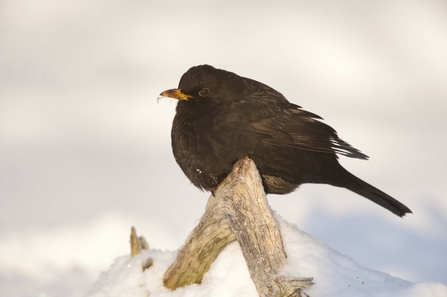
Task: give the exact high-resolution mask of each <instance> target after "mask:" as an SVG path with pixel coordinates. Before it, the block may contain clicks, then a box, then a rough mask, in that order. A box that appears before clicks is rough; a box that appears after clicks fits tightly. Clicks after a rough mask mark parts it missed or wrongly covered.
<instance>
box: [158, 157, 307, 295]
mask: <svg viewBox="0 0 447 297" xmlns="http://www.w3.org/2000/svg"><path fill="white" fill-rule="evenodd" d="M234 240H237V241H238V242H239V244H240V246H241V249H242V253H243V255H244V258H245V261H246V263H247V266H248V269H249V271H250V276H251V279H252V280H253V282H254V284H255V286H256V290H257V291H258V294H259V296H261V297H267V296H269V297H270V296H272V297H273V296H275V297H276V296H278V297H279V296H280V297H283V296H284V297H285V296H300V294H301V289H303V288H306V287H309V286H310V285H312V278H293V279H290V278H286V277H283V276H280V275H277V273H278V271H279V268H280V267H281V266H283V265H284V264H285V263H286V261H287V255H286V252H285V251H284V246H283V242H282V238H281V233H280V231H279V229H278V226H277V223H276V221H275V219H274V217H273V215H272V212H271V209H270V207H269V205H268V203H267V199H266V196H265V193H264V188H263V185H262V181H261V177H260V175H259V173H258V171H257V169H256V166H255V164H254V162H253V161H252V160H250V159H249V158H243V159H241V160H239V161H238V162H236V164H235V165H234V167H233V171H232V172H231V173H230V174H229V175H228V176H227V178H226V179H225V180H224V181H223V182H222V184H221V185H220V186H219V187H218V189H217V190H216V192H215V193H214V195H211V196H210V198H209V200H208V204H207V206H206V210H205V214H204V215H203V216H202V218H201V220H200V222H199V224H198V225H197V227H196V228H195V229H194V230H193V232H192V233H191V234H190V235H189V237H188V238H187V240H186V242H185V244H184V246H183V247H182V248H181V250H180V251H179V253H178V256H177V259H176V260H175V261H174V263H173V264H172V265H171V266H170V267H169V269H168V270H167V271H166V273H165V275H164V278H163V282H164V285H165V286H166V287H167V288H169V289H172V290H175V289H177V288H179V287H183V286H186V285H188V284H192V283H197V284H200V282H201V281H202V278H203V276H204V274H205V273H206V272H207V271H208V269H209V268H210V265H211V264H212V263H213V262H214V260H215V259H216V257H217V256H218V255H219V253H220V252H221V251H222V250H223V249H224V248H225V246H227V245H228V244H229V243H231V242H233V241H234Z"/></svg>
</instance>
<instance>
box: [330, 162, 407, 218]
mask: <svg viewBox="0 0 447 297" xmlns="http://www.w3.org/2000/svg"><path fill="white" fill-rule="evenodd" d="M338 167H339V168H337V169H336V171H337V173H335V174H334V173H332V174H330V175H326V176H328V177H329V179H326V180H325V179H323V181H324V182H325V183H328V184H331V185H333V186H337V187H343V188H347V189H348V190H351V191H353V192H354V193H357V194H359V195H361V196H363V197H365V198H368V199H369V200H371V201H373V202H375V203H377V204H378V205H380V206H382V207H384V208H386V209H388V210H389V211H391V212H392V213H394V214H396V215H398V216H399V217H403V216H404V215H405V214H407V213H412V211H411V210H410V209H409V208H408V207H407V206H405V205H404V204H402V203H400V202H399V201H397V200H396V199H394V198H393V197H391V196H390V195H388V194H386V193H384V192H382V191H380V190H379V189H377V188H375V187H373V186H371V185H370V184H368V183H366V182H364V181H363V180H361V179H360V178H358V177H356V176H355V175H353V174H351V173H350V172H349V171H347V170H346V169H344V168H343V167H342V166H341V165H338Z"/></svg>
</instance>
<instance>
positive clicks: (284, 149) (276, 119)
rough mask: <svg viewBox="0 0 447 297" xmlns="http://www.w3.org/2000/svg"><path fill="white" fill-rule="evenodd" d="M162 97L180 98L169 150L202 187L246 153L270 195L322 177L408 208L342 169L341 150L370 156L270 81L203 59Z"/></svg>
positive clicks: (393, 207)
mask: <svg viewBox="0 0 447 297" xmlns="http://www.w3.org/2000/svg"><path fill="white" fill-rule="evenodd" d="M160 95H161V96H163V97H170V98H175V99H178V103H177V108H176V114H175V117H174V121H173V125H172V131H171V139H172V150H173V153H174V157H175V160H176V161H177V163H178V165H179V166H180V168H181V169H182V170H183V172H184V173H185V175H186V176H187V177H188V178H189V180H190V181H191V182H192V183H193V184H194V185H195V186H196V187H198V188H199V189H202V190H206V191H211V192H213V193H214V190H215V189H216V188H217V186H218V185H219V184H220V183H221V182H222V181H223V180H224V178H225V177H226V176H227V175H228V174H229V173H230V172H231V170H232V166H233V165H234V163H235V162H236V161H237V160H239V159H240V158H243V157H245V156H248V157H249V158H251V159H252V160H253V161H254V162H255V164H256V166H257V168H258V171H259V173H260V175H261V178H262V182H263V185H264V189H265V192H266V193H273V194H286V193H290V192H292V191H293V190H295V189H296V188H297V187H298V186H299V185H301V184H304V183H322V184H329V185H333V186H337V187H343V188H346V189H349V190H351V191H353V192H355V193H357V194H359V195H362V196H364V197H366V198H368V199H370V200H371V201H373V202H375V203H377V204H379V205H381V206H382V207H384V208H386V209H388V210H390V211H391V212H393V213H394V214H396V215H398V216H401V217H402V216H404V215H405V214H406V213H411V210H410V209H409V208H408V207H406V206H405V205H403V204H402V203H400V202H399V201H397V200H396V199H394V198H392V197H391V196H389V195H387V194H385V193H384V192H382V191H380V190H379V189H376V188H375V187H373V186H371V185H370V184H368V183H366V182H364V181H362V180H361V179H359V178H357V177H356V176H354V175H353V174H351V173H350V172H348V171H347V170H346V169H344V168H343V167H342V166H341V165H340V164H339V162H338V156H337V154H340V155H344V156H347V157H351V158H359V159H368V156H366V155H365V154H363V153H362V152H360V151H359V150H358V149H356V148H354V147H352V146H351V145H350V144H348V143H347V142H345V141H343V140H342V139H340V138H339V137H338V135H337V132H336V131H335V130H334V129H333V128H331V127H330V126H328V125H326V124H325V123H323V122H321V120H322V118H321V117H319V116H318V115H316V114H314V113H311V112H308V111H305V110H303V109H301V107H300V106H298V105H296V104H293V103H290V102H289V101H288V100H287V99H286V98H285V97H284V96H283V95H282V94H281V93H279V92H277V91H276V90H274V89H272V88H271V87H269V86H267V85H265V84H262V83H260V82H258V81H255V80H252V79H249V78H245V77H241V76H239V75H237V74H235V73H232V72H228V71H225V70H221V69H216V68H214V67H212V66H210V65H199V66H195V67H192V68H190V69H189V70H188V71H187V72H186V73H185V74H183V76H182V77H181V79H180V82H179V86H178V88H177V89H170V90H166V91H164V92H162V93H161V94H160Z"/></svg>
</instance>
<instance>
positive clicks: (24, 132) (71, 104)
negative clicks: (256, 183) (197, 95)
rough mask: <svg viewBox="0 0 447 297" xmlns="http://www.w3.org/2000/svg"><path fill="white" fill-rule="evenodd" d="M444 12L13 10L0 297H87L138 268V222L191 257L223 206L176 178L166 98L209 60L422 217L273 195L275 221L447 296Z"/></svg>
mask: <svg viewBox="0 0 447 297" xmlns="http://www.w3.org/2000/svg"><path fill="white" fill-rule="evenodd" d="M445 11H447V2H446V1H443V0H430V1H425V0H415V1H406V0H395V1H372V0H363V1H332V0H322V1H292V0H289V1H282V2H281V4H280V5H279V4H278V2H276V1H255V0H251V1H209V2H206V3H205V2H204V1H197V0H187V1H169V0H167V1H165V0H151V1H122V0H110V1H87V0H80V1H71V0H60V1H57V4H55V1H53V0H41V1H26V0H4V1H0V15H1V17H0V40H1V42H0V65H1V67H0V296H1V297H3V296H7V297H29V296H30V297H31V296H33V297H34V296H39V297H59V296H64V297H80V296H84V295H85V294H86V292H87V291H89V290H90V289H91V288H92V285H93V283H94V282H95V281H96V280H97V279H98V277H99V275H100V273H101V271H104V270H106V269H108V268H109V267H110V264H111V263H112V262H113V260H114V259H115V258H116V257H118V256H119V255H126V254H128V252H129V247H128V237H129V232H130V227H131V226H136V227H137V230H138V232H139V233H140V234H144V235H145V236H146V238H147V239H148V241H149V243H150V244H151V248H153V249H157V248H158V249H169V250H175V249H177V248H178V247H179V246H180V245H181V244H182V243H183V241H184V239H185V238H186V236H187V234H188V232H190V230H191V229H192V228H193V227H194V222H195V220H197V219H198V218H199V217H200V216H201V214H202V213H203V209H204V207H205V204H206V199H207V198H208V196H209V195H208V193H202V192H200V191H198V190H197V189H196V188H195V187H194V186H193V185H191V184H190V182H189V181H188V180H187V178H185V176H184V175H183V173H182V172H181V170H180V169H179V167H178V166H177V164H176V162H175V160H174V158H173V156H172V152H171V147H170V129H171V124H172V119H173V116H174V113H175V104H176V101H175V100H166V99H165V100H161V101H160V102H159V103H157V96H159V94H160V92H161V91H163V90H166V89H169V88H173V87H176V86H177V84H178V80H179V79H180V76H181V75H182V74H183V73H184V72H185V71H186V69H188V68H189V67H191V66H192V65H197V64H202V63H208V64H211V65H214V66H216V67H218V68H223V69H226V70H229V71H233V72H235V73H238V74H239V75H242V76H246V77H250V78H253V79H256V80H259V81H261V82H263V83H266V84H268V85H270V86H271V87H274V88H275V89H277V90H278V91H280V92H282V93H283V94H284V95H285V96H286V97H287V98H288V99H289V100H290V101H291V102H293V103H295V104H298V105H300V106H303V108H305V109H306V110H309V111H311V112H314V113H316V114H318V115H320V116H322V117H323V118H324V119H325V123H328V124H329V125H331V126H332V127H334V128H335V129H336V130H337V132H338V134H339V135H340V137H341V138H342V139H343V140H345V141H347V142H349V143H351V144H352V145H354V146H355V147H357V148H359V149H361V150H362V152H364V153H366V154H368V155H369V156H370V157H371V158H370V160H369V161H367V162H363V161H359V160H351V159H348V158H340V161H341V163H342V164H343V166H345V167H346V168H347V169H348V170H349V171H351V172H352V173H354V174H355V175H357V176H359V177H360V178H362V179H364V180H365V181H367V182H368V183H371V184H372V185H374V186H376V187H378V188H379V189H381V190H383V191H385V192H386V193H388V194H390V195H392V196H393V197H395V198H396V199H398V200H400V201H402V202H403V203H405V204H406V205H408V206H409V207H410V208H411V210H412V211H413V213H414V214H413V215H408V216H406V217H405V218H404V219H400V218H397V217H395V216H393V215H391V214H390V213H389V212H387V211H385V210H383V209H381V208H380V207H378V206H376V205H374V204H373V203H371V202H369V201H366V199H362V198H361V197H359V196H358V195H355V194H353V193H350V192H349V191H347V190H343V189H338V188H335V187H330V186H324V185H304V186H302V187H301V188H300V189H299V190H297V191H296V192H294V193H291V194H289V195H284V196H277V195H270V196H269V197H268V199H269V203H270V205H271V206H272V208H273V209H275V210H276V211H277V212H278V213H279V214H281V215H282V216H283V217H284V218H286V219H287V221H289V222H292V223H294V224H297V225H298V226H299V227H300V228H301V229H302V230H304V231H306V232H308V233H309V234H312V235H313V236H317V237H319V238H322V239H323V240H324V241H325V242H327V243H328V244H329V245H330V246H331V247H333V248H334V249H335V250H337V251H339V252H341V253H343V254H345V255H349V256H350V257H352V258H353V259H354V260H355V261H356V262H357V263H359V264H361V265H362V266H366V267H370V268H372V269H375V270H379V271H384V272H387V273H391V274H392V275H395V276H398V277H401V278H404V279H407V280H410V281H412V282H415V283H418V282H423V283H422V284H421V285H420V286H419V289H418V290H425V289H427V287H430V286H431V285H430V284H429V283H427V282H430V281H435V282H441V283H444V284H447V257H446V251H447V236H445V230H447V199H445V197H446V196H447V183H446V182H445V180H446V174H445V172H446V171H445V164H447V154H446V153H445V147H447V137H443V135H445V134H446V131H447V105H446V104H447V100H446V98H447V84H446V83H445V82H446V81H447V55H446V54H445V53H446V52H447V18H446V17H445ZM204 24H206V25H204ZM199 169H200V168H199ZM297 252H299V250H298V251H297ZM302 265H304V262H302ZM303 269H304V267H303ZM303 271H304V270H303ZM147 273H152V272H147ZM232 273H233V274H234V272H232ZM227 277H231V275H229V276H227ZM222 278H224V277H223V276H222ZM235 281H236V280H234V281H232V282H233V283H234V282H235ZM318 285H319V284H318V283H317V285H316V287H315V288H317V286H318ZM416 286H417V285H415V287H414V289H415V290H416ZM431 288H432V289H433V287H431Z"/></svg>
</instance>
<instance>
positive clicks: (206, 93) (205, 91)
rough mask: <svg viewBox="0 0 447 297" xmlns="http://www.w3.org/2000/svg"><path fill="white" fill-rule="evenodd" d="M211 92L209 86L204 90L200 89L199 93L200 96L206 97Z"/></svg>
mask: <svg viewBox="0 0 447 297" xmlns="http://www.w3.org/2000/svg"><path fill="white" fill-rule="evenodd" d="M209 94H210V89H208V88H204V89H202V90H200V92H199V95H200V97H206V96H208V95H209Z"/></svg>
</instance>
